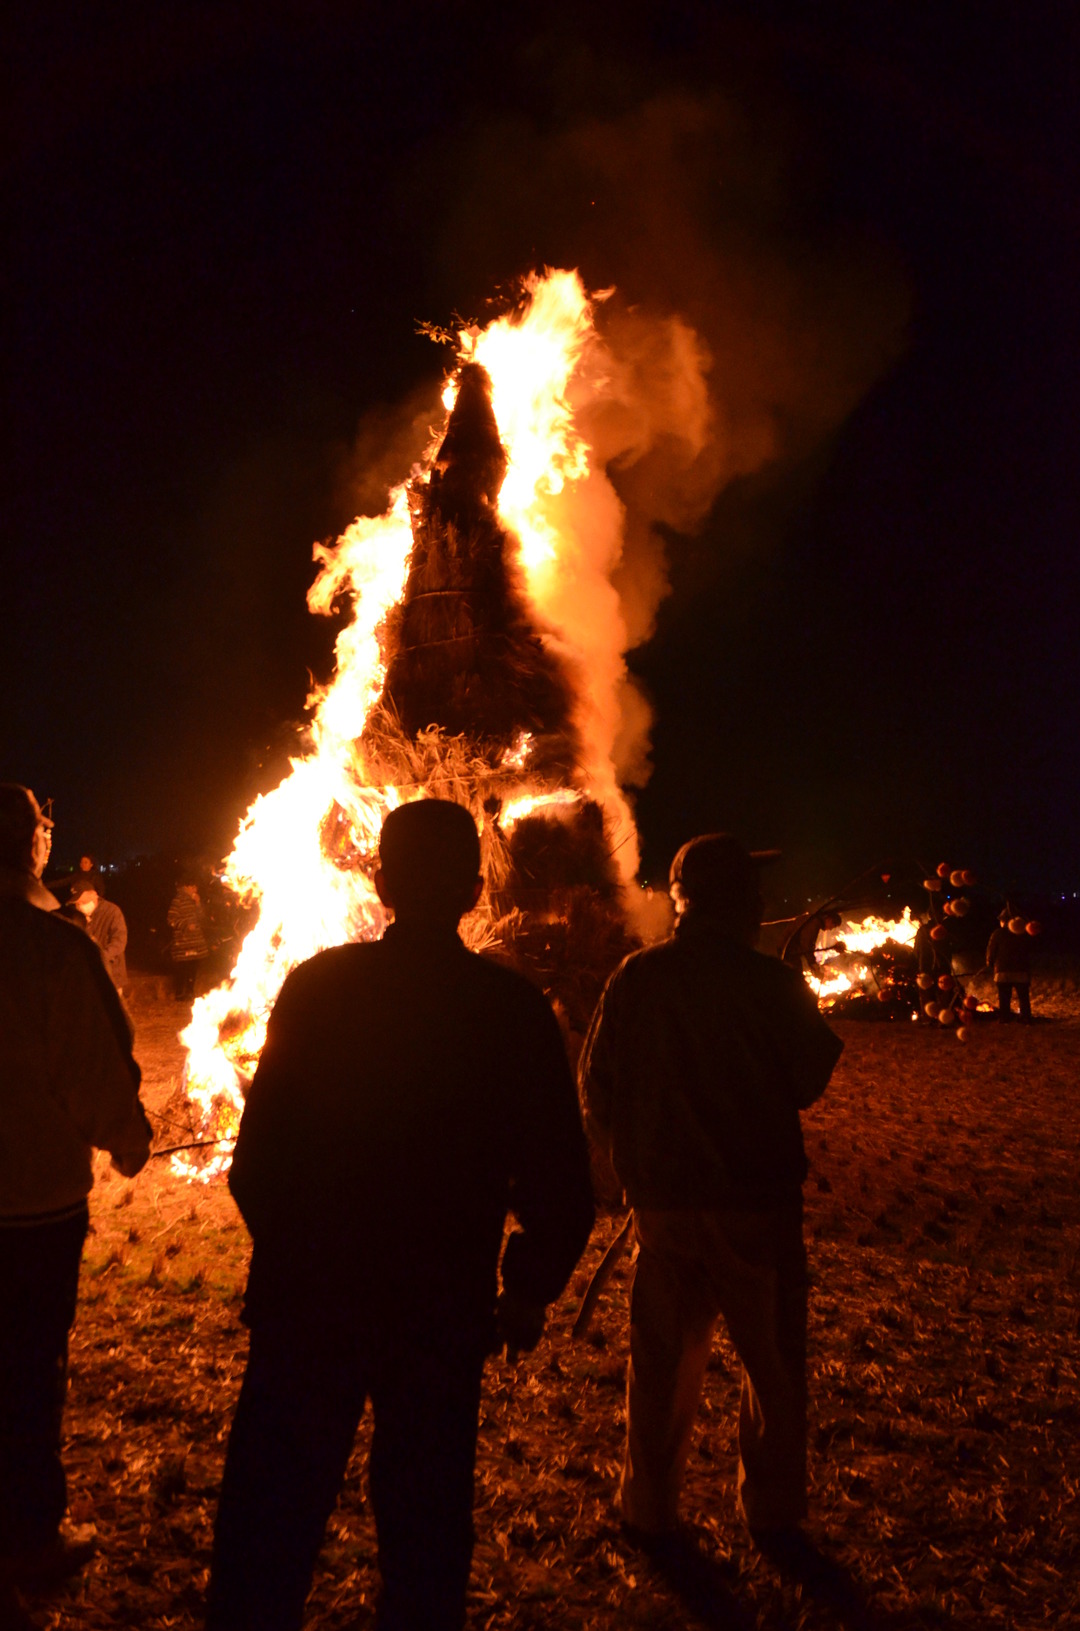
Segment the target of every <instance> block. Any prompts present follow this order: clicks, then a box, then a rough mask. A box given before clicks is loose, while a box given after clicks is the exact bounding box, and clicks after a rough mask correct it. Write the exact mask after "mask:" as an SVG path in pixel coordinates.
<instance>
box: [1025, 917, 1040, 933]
mask: <svg viewBox="0 0 1080 1631" xmlns="http://www.w3.org/2000/svg"><path fill="white" fill-rule="evenodd" d="M1027 932H1028V934H1042V924H1041V923H1037V922H1036V921H1035V919H1034V918H1032V920H1031V922H1030V923H1029V924H1028V926H1027Z"/></svg>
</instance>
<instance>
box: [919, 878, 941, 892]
mask: <svg viewBox="0 0 1080 1631" xmlns="http://www.w3.org/2000/svg"><path fill="white" fill-rule="evenodd" d="M941 887H942V883H941V879H940V878H924V879H923V888H924V889H930V890H933V891H934V893H935V894H936V893H937V891H938V890H939V889H940V888H941Z"/></svg>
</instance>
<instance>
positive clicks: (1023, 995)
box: [1016, 980, 1031, 1024]
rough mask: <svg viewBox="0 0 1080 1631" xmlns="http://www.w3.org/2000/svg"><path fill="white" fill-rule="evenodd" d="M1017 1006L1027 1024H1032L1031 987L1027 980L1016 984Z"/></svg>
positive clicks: (1018, 981)
mask: <svg viewBox="0 0 1080 1631" xmlns="http://www.w3.org/2000/svg"><path fill="white" fill-rule="evenodd" d="M1016 1005H1017V1007H1018V1008H1019V1010H1020V1018H1021V1019H1022V1020H1023V1021H1024V1023H1025V1024H1030V1022H1031V987H1030V985H1029V984H1028V982H1027V981H1026V980H1017V982H1016Z"/></svg>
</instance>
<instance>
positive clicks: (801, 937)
mask: <svg viewBox="0 0 1080 1631" xmlns="http://www.w3.org/2000/svg"><path fill="white" fill-rule="evenodd" d="M840 922H841V919H840V913H839V912H828V911H820V912H810V913H809V914H808V915H807V916H806V917H804V918H801V919H800V920H799V922H798V923H797V924H796V925H795V927H794V929H793V930H792V931H791V933H790V934H789V935H788V937H787V939H786V940H785V941H784V945H783V949H782V951H781V953H780V955H781V957H782V958H783V959H784V962H785V963H788V964H790V966H791V967H792V968H795V969H798V971H799V973H800V974H802V973H803V972H804V971H805V970H809V972H810V973H811V974H814V975H819V974H820V973H821V964H820V963H819V962H818V960H817V943H818V940H819V939H820V937H821V935H822V934H823V933H827V932H828V931H829V930H833V929H838V928H839V927H840ZM839 944H840V948H841V950H842V949H843V942H842V941H841V942H840V943H839Z"/></svg>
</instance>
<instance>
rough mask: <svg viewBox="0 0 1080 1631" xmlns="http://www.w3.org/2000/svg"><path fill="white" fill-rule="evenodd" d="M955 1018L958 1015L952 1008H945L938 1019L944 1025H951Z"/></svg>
mask: <svg viewBox="0 0 1080 1631" xmlns="http://www.w3.org/2000/svg"><path fill="white" fill-rule="evenodd" d="M955 1018H956V1015H955V1014H954V1013H953V1011H952V1009H951V1008H943V1009H942V1010H941V1012H940V1013H939V1014H938V1021H939V1023H940V1024H942V1025H951V1024H952V1023H953V1020H954V1019H955Z"/></svg>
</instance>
